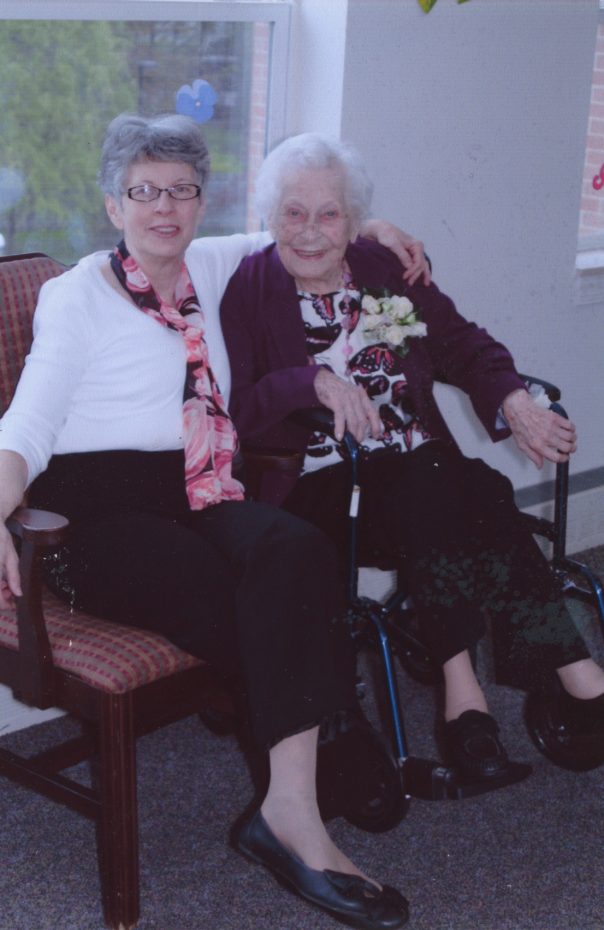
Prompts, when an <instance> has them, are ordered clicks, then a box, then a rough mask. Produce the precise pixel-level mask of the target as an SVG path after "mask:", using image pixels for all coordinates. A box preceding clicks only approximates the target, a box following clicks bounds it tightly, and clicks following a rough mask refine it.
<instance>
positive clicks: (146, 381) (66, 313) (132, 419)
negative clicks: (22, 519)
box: [0, 233, 270, 482]
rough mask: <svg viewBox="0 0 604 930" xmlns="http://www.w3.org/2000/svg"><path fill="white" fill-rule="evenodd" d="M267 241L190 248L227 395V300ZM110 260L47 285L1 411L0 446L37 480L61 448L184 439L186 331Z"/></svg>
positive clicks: (262, 237)
mask: <svg viewBox="0 0 604 930" xmlns="http://www.w3.org/2000/svg"><path fill="white" fill-rule="evenodd" d="M268 241H270V237H269V236H268V234H266V233H257V234H253V235H250V236H245V235H235V236H221V237H213V238H206V239H196V240H194V241H193V242H192V243H191V245H190V246H189V248H188V249H187V253H186V256H185V261H186V264H187V268H188V270H189V274H190V275H191V279H192V281H193V285H194V287H195V290H196V292H197V296H198V298H199V302H200V304H201V307H202V310H203V314H204V318H205V338H206V341H207V344H208V349H209V354H210V364H211V365H212V370H213V372H214V375H215V377H216V379H217V381H218V384H219V386H220V389H221V391H222V394H223V397H224V400H225V403H227V404H228V399H229V392H230V372H229V365H228V358H227V353H226V349H225V345H224V340H223V338H222V332H221V329H220V317H219V308H220V301H221V299H222V295H223V292H224V289H225V287H226V285H227V282H228V280H229V278H230V277H231V275H232V274H233V272H234V271H235V269H236V268H237V266H238V264H239V262H240V261H241V259H242V258H243V257H244V256H245V255H248V254H250V253H251V252H253V251H255V250H257V249H259V248H262V247H263V246H264V245H266V244H267V242H268ZM106 260H107V252H95V253H94V254H92V255H88V256H86V257H85V258H83V259H82V260H81V261H80V262H78V264H77V265H76V266H75V267H74V268H72V269H70V270H69V271H66V272H65V273H64V274H62V275H60V276H59V277H58V278H53V279H52V280H50V281H47V282H46V283H45V284H44V285H43V287H42V289H41V291H40V297H39V301H38V306H37V308H36V312H35V315H34V341H33V344H32V348H31V351H30V354H29V355H28V357H27V359H26V363H25V367H24V369H23V373H22V375H21V378H20V380H19V384H18V386H17V390H16V392H15V396H14V398H13V401H12V403H11V405H10V407H9V409H8V410H7V412H6V413H5V415H4V417H3V418H2V420H1V421H0V449H9V450H11V451H13V452H18V453H20V455H22V456H23V458H24V459H25V461H26V462H27V467H28V473H29V482H31V481H33V480H34V478H36V477H37V475H39V474H40V473H41V472H42V471H44V469H45V468H46V466H47V465H48V462H49V459H50V457H51V456H52V455H53V454H54V453H56V454H60V453H67V452H95V451H100V450H108V449H138V450H142V451H158V450H164V449H181V448H182V447H183V435H182V404H183V387H184V378H185V365H186V355H185V347H184V341H183V339H182V337H181V336H180V334H179V333H177V332H175V331H174V330H171V329H168V328H167V327H165V326H161V325H159V324H158V323H157V321H156V320H154V319H152V318H151V317H149V316H147V315H146V314H145V313H142V312H141V311H140V310H139V309H138V308H137V307H135V306H134V304H132V303H131V302H130V300H129V299H128V298H127V297H126V295H125V294H124V296H123V297H122V296H121V295H120V294H119V293H118V292H117V291H115V290H114V289H113V288H112V287H111V286H110V285H109V284H108V282H107V281H106V280H105V278H104V277H103V275H102V273H101V266H102V265H103V263H104V262H106Z"/></svg>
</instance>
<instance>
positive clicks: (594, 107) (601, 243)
mask: <svg viewBox="0 0 604 930" xmlns="http://www.w3.org/2000/svg"><path fill="white" fill-rule="evenodd" d="M600 6H601V9H600V23H599V25H598V35H597V39H596V53H595V58H594V69H593V76H592V83H591V103H590V108H589V125H588V128H587V140H586V146H585V166H584V170H583V190H582V197H581V213H580V218H579V243H580V246H581V247H582V248H584V249H593V248H604V180H603V178H604V4H600ZM600 172H602V176H601V175H600Z"/></svg>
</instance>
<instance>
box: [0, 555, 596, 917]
mask: <svg viewBox="0 0 604 930" xmlns="http://www.w3.org/2000/svg"><path fill="white" fill-rule="evenodd" d="M584 557H585V560H586V561H588V562H589V563H590V564H591V566H592V568H593V569H594V570H596V571H598V572H599V573H600V574H601V575H602V576H604V549H600V550H592V551H591V552H589V553H586V554H584ZM572 609H573V611H574V612H575V615H576V617H577V620H578V622H579V623H580V625H581V627H582V629H583V630H584V632H585V635H586V637H587V638H588V640H589V641H590V643H591V645H592V648H593V650H594V651H595V652H596V653H597V655H598V656H599V657H600V658H601V659H602V658H604V649H603V647H602V636H601V634H600V632H599V629H598V622H597V617H596V614H595V611H593V610H591V609H590V608H589V607H587V606H584V605H582V604H576V603H574V604H573V607H572ZM369 671H370V670H369ZM483 675H484V677H485V678H488V669H486V668H485V670H483ZM400 684H401V690H402V694H403V700H404V707H405V710H406V721H407V729H408V735H409V739H410V742H411V748H412V751H413V752H414V754H419V755H426V756H434V755H435V753H436V750H435V747H434V742H433V738H432V730H433V722H434V715H435V693H434V690H433V689H431V688H426V687H424V686H421V685H418V684H416V683H414V682H412V681H410V680H409V678H408V677H406V676H403V675H401V676H400ZM486 690H487V693H488V697H489V701H490V704H491V710H492V712H493V713H494V715H495V716H496V717H497V718H498V720H499V721H500V724H501V727H502V731H503V734H504V738H505V743H506V746H507V748H508V750H509V752H510V754H511V755H512V756H513V757H515V758H517V759H521V760H523V761H528V762H530V763H532V765H533V767H534V772H533V774H532V776H531V777H530V778H528V779H527V780H526V781H524V782H522V783H521V784H518V785H515V786H512V787H509V788H506V789H503V790H500V791H495V792H491V793H489V794H486V795H483V796H480V797H477V798H473V799H466V800H463V801H438V802H435V801H420V800H412V801H411V805H410V809H409V812H408V814H407V816H406V818H405V819H404V820H403V821H402V823H401V824H400V825H399V826H398V827H397V828H395V829H394V830H391V831H390V832H388V833H383V834H368V833H364V832H362V831H360V830H358V829H356V828H354V827H353V826H351V825H350V824H348V823H346V822H345V821H343V820H335V821H332V823H331V825H330V829H331V831H332V834H333V836H334V837H335V839H336V840H337V842H338V843H340V844H341V845H342V846H343V847H344V848H345V849H346V850H347V851H348V852H349V853H350V854H351V855H352V857H353V858H354V859H356V860H357V861H358V862H359V863H360V864H361V865H362V866H363V867H364V868H365V869H366V870H367V871H368V873H369V874H371V875H374V876H375V877H377V878H379V879H380V880H381V881H386V882H389V883H391V884H394V885H396V886H397V887H399V888H400V889H401V890H402V891H403V892H404V893H405V894H406V895H407V896H408V897H409V899H410V901H411V907H412V912H411V920H410V923H409V927H410V928H411V930H602V928H603V927H604V855H603V840H602V832H603V829H604V769H598V770H595V771H591V772H586V773H579V774H575V773H572V772H568V771H565V770H562V769H559V768H556V767H555V766H554V765H552V764H551V763H550V762H548V761H547V760H546V759H545V758H543V757H542V756H540V755H539V753H537V751H536V750H535V749H534V747H533V745H532V743H531V741H530V739H529V737H528V735H527V733H526V730H525V728H524V725H523V722H522V704H523V696H522V695H521V694H519V693H517V692H515V691H512V690H510V689H503V688H496V687H494V686H493V685H491V684H488V683H487V684H486ZM368 709H369V712H370V713H373V709H372V707H371V701H370V700H369V701H368ZM70 726H71V724H70V722H69V721H67V720H65V719H59V720H55V721H52V722H50V723H46V724H43V725H41V726H39V727H35V728H30V729H29V730H27V731H21V732H19V733H15V734H10V735H9V736H6V737H4V738H3V739H2V744H3V745H10V746H12V747H13V748H15V749H17V750H18V751H28V750H29V749H32V750H33V749H39V748H41V747H42V746H44V745H46V744H47V743H48V742H49V741H50V740H51V738H52V736H53V734H56V733H57V732H65V731H67V730H68V729H69V727H70ZM138 760H139V807H140V818H141V824H140V837H141V873H142V874H141V879H142V917H141V920H140V923H139V925H138V926H139V930H329V928H333V927H335V926H337V924H335V923H334V922H333V921H332V920H331V919H330V918H329V917H327V916H326V915H324V914H322V913H321V912H319V911H316V910H313V909H312V908H310V907H309V906H307V905H306V904H304V903H303V902H301V901H299V900H298V899H296V898H295V897H294V896H292V895H291V894H289V893H288V892H286V891H285V890H283V889H282V888H281V887H280V886H279V885H277V884H276V883H275V882H274V881H273V880H272V879H271V877H270V876H269V875H268V874H266V873H265V872H264V871H263V870H262V869H261V868H259V867H256V866H252V865H250V864H249V863H248V862H247V861H245V860H244V859H243V858H242V857H241V856H239V855H238V854H237V853H235V852H234V851H233V850H232V849H231V848H230V847H229V845H228V833H229V827H230V825H231V823H232V822H233V820H234V819H235V818H236V816H237V815H238V813H239V812H240V811H241V809H242V808H243V807H244V806H245V804H246V803H247V801H248V800H249V799H250V798H251V796H252V788H251V782H250V777H249V774H248V771H247V768H246V765H245V762H244V759H243V757H242V755H241V753H240V752H239V750H238V747H237V744H236V741H235V739H234V738H232V737H218V736H215V735H213V734H212V733H210V732H209V731H208V730H206V729H205V728H204V727H203V726H202V725H201V723H200V722H199V721H198V720H197V719H196V718H189V719H188V720H185V721H182V722H180V723H177V724H174V725H172V726H170V727H167V728H165V729H164V730H163V731H160V732H158V733H155V734H152V735H149V736H147V737H144V738H143V739H142V740H140V742H139V750H138ZM0 818H1V819H0V823H1V825H2V828H1V830H0V930H101V928H102V919H101V912H100V901H99V884H98V877H97V867H96V855H95V842H94V828H93V826H92V824H91V823H89V822H88V821H85V820H84V819H82V818H79V817H78V816H77V815H75V814H72V813H71V812H69V811H66V810H65V809H63V808H62V807H60V806H58V805H55V804H53V803H52V802H50V801H45V800H44V799H42V798H40V797H38V796H36V795H34V794H32V793H30V792H27V791H26V790H25V789H21V788H19V787H17V786H14V785H12V784H10V783H9V782H7V781H3V782H2V785H1V790H0Z"/></svg>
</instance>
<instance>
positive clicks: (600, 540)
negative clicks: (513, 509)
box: [523, 486, 604, 555]
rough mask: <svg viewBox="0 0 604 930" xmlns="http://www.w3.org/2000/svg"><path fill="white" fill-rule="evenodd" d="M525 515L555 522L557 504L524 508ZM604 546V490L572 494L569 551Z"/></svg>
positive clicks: (569, 518)
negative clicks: (530, 514)
mask: <svg viewBox="0 0 604 930" xmlns="http://www.w3.org/2000/svg"><path fill="white" fill-rule="evenodd" d="M523 509H524V511H525V512H526V513H532V514H535V516H538V517H545V518H546V519H550V520H551V519H552V518H553V515H554V502H553V500H552V501H545V502H544V503H542V504H534V505H533V506H532V507H525V508H523ZM602 545H604V487H602V486H600V487H597V488H591V489H590V490H588V491H580V492H578V493H577V494H571V495H570V497H569V498H568V518H567V528H566V552H567V555H572V554H573V552H582V551H583V550H584V549H593V548H594V547H595V546H602Z"/></svg>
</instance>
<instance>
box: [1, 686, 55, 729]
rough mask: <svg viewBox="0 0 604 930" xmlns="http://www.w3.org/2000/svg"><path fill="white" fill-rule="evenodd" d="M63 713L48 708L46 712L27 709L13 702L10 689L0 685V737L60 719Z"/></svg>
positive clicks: (25, 706) (24, 705)
mask: <svg viewBox="0 0 604 930" xmlns="http://www.w3.org/2000/svg"><path fill="white" fill-rule="evenodd" d="M63 713H64V712H63V711H62V710H59V709H58V708H56V707H50V708H49V709H48V710H38V708H37V707H28V706H27V705H26V704H22V703H21V702H20V701H16V700H15V698H14V697H13V693H12V691H11V690H10V688H7V687H5V685H0V736H4V735H5V734H6V733H12V732H13V731H14V730H23V729H24V728H25V727H33V726H34V724H36V723H44V722H45V721H46V720H52V719H53V718H54V717H61V716H62V715H63Z"/></svg>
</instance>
